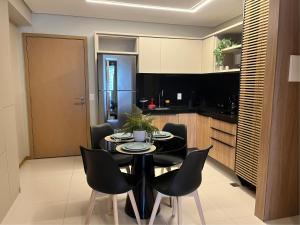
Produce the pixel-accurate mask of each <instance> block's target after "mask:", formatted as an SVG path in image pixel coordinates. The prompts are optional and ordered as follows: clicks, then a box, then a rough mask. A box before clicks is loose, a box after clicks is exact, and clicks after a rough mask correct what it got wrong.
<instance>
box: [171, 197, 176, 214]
mask: <svg viewBox="0 0 300 225" xmlns="http://www.w3.org/2000/svg"><path fill="white" fill-rule="evenodd" d="M176 211H177V198H176V197H172V216H173V217H174V216H175V215H176Z"/></svg>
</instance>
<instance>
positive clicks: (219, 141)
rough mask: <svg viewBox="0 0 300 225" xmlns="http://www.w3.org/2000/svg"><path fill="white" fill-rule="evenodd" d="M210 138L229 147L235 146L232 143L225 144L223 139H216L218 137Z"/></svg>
mask: <svg viewBox="0 0 300 225" xmlns="http://www.w3.org/2000/svg"><path fill="white" fill-rule="evenodd" d="M210 138H211V139H213V140H214V141H216V142H219V143H221V144H223V145H227V146H229V147H231V148H235V147H234V146H232V145H230V144H227V143H225V142H223V141H220V140H218V139H216V138H214V137H210Z"/></svg>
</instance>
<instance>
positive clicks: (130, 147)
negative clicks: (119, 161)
mask: <svg viewBox="0 0 300 225" xmlns="http://www.w3.org/2000/svg"><path fill="white" fill-rule="evenodd" d="M150 147H151V145H150V144H148V143H143V142H132V143H126V144H123V146H122V149H124V150H126V151H145V150H148V149H150Z"/></svg>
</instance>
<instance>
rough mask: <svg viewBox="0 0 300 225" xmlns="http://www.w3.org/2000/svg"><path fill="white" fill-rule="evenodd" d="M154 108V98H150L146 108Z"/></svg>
mask: <svg viewBox="0 0 300 225" xmlns="http://www.w3.org/2000/svg"><path fill="white" fill-rule="evenodd" d="M155 108H156V105H155V104H154V99H153V98H151V102H150V104H149V105H148V109H150V110H154V109H155Z"/></svg>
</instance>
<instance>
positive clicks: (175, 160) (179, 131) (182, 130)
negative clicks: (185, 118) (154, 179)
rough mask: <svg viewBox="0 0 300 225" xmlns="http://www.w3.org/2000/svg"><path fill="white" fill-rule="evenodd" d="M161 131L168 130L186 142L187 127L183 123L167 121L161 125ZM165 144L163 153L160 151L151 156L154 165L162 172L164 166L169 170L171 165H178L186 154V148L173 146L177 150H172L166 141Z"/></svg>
mask: <svg viewBox="0 0 300 225" xmlns="http://www.w3.org/2000/svg"><path fill="white" fill-rule="evenodd" d="M163 131H168V132H170V133H172V134H173V135H175V136H178V137H181V138H182V139H183V140H184V141H185V143H187V129H186V126H185V125H184V124H174V123H167V124H166V125H165V126H164V127H163ZM168 142H169V141H168ZM171 142H172V139H171ZM167 145H169V146H167ZM167 145H166V146H167V147H165V148H164V149H166V150H165V153H164V152H161V153H160V154H156V155H154V157H153V159H154V165H155V166H157V167H161V168H162V169H161V173H163V172H164V168H166V170H167V171H171V167H173V166H176V165H180V164H181V163H182V162H183V161H184V159H185V157H186V155H187V148H181V149H177V148H176V146H175V147H174V150H177V151H172V149H171V148H172V146H171V145H170V144H169V143H167Z"/></svg>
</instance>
